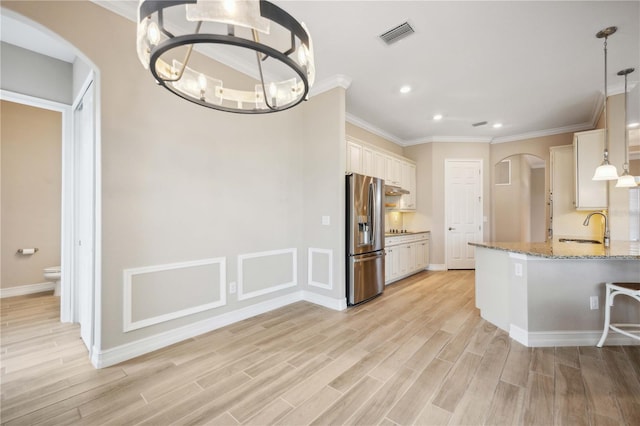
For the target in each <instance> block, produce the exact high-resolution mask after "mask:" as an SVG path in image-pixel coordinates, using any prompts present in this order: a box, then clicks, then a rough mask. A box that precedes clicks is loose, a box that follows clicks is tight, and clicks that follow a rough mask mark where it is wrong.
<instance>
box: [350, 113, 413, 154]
mask: <svg viewBox="0 0 640 426" xmlns="http://www.w3.org/2000/svg"><path fill="white" fill-rule="evenodd" d="M346 119H347V121H348V122H349V123H351V124H353V125H356V126H358V127H361V128H363V129H364V130H366V131H368V132H371V133H373V134H374V135H378V136H380V137H381V138H385V139H387V140H388V141H391V142H393V143H395V144H396V145H400V146H403V147H404V146H406V141H404V140H402V139H400V138H398V137H396V136H394V135H392V134H391V133H388V132H385V131H384V130H382V129H381V128H379V127H376V126H374V125H373V124H371V123H369V122H368V121H365V120H363V119H361V118H359V117H356V116H355V115H353V114H350V113H347V114H346Z"/></svg>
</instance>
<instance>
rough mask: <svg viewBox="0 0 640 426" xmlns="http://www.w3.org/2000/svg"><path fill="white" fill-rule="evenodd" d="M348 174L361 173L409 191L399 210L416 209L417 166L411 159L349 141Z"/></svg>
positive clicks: (400, 198) (401, 198) (402, 198)
mask: <svg viewBox="0 0 640 426" xmlns="http://www.w3.org/2000/svg"><path fill="white" fill-rule="evenodd" d="M346 171H347V173H360V174H363V175H367V176H374V177H378V178H381V179H384V181H385V183H386V184H387V185H394V186H399V187H401V188H404V189H406V190H408V191H409V194H405V195H402V196H401V197H399V200H398V202H397V203H396V202H395V200H394V202H393V204H397V205H398V209H399V210H404V211H406V210H415V209H416V165H415V163H413V162H412V161H411V160H409V159H404V158H403V157H399V156H397V155H396V154H392V153H390V152H389V153H388V152H386V151H384V150H382V149H380V148H377V147H375V146H372V145H368V144H365V143H362V142H359V141H356V140H347V170H346Z"/></svg>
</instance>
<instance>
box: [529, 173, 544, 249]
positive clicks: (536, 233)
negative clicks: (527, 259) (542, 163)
mask: <svg viewBox="0 0 640 426" xmlns="http://www.w3.org/2000/svg"><path fill="white" fill-rule="evenodd" d="M545 173H546V168H545V169H531V203H530V209H531V210H530V215H531V228H530V238H531V241H532V242H543V241H545V240H546V237H547V218H546V216H545V212H546V203H545V201H546V199H547V198H546V193H545V192H544V180H545Z"/></svg>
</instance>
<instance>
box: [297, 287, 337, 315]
mask: <svg viewBox="0 0 640 426" xmlns="http://www.w3.org/2000/svg"><path fill="white" fill-rule="evenodd" d="M300 294H301V300H304V301H305V302H309V303H313V304H314V305H320V306H324V307H325V308H328V309H332V310H334V311H344V310H345V309H347V299H346V298H342V299H334V298H332V297H327V296H323V295H321V294H318V293H314V292H311V291H304V290H302V291H301V292H300Z"/></svg>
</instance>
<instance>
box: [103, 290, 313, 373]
mask: <svg viewBox="0 0 640 426" xmlns="http://www.w3.org/2000/svg"><path fill="white" fill-rule="evenodd" d="M300 300H302V299H301V293H300V292H299V291H297V292H293V293H289V294H286V295H284V296H280V297H277V298H275V299H272V300H267V301H266V302H261V303H256V304H255V305H251V306H247V307H246V308H241V309H238V310H236V311H232V312H228V313H224V314H221V315H218V316H216V317H213V318H208V319H206V320H204V321H199V322H196V323H193V324H189V325H186V326H184V327H180V328H176V329H173V330H169V331H166V332H163V333H159V334H156V335H154V336H149V337H145V338H144V339H140V340H136V341H134V342H130V343H126V344H124V345H120V346H116V347H115V348H111V349H105V350H103V351H100V352H98V351H95V352H94V354H93V357H92V359H91V362H92V363H93V365H94V366H95V367H96V368H104V367H109V366H112V365H115V364H118V363H120V362H123V361H127V360H129V359H131V358H135V357H137V356H140V355H144V354H146V353H149V352H153V351H155V350H158V349H162V348H164V347H167V346H170V345H173V344H174V343H178V342H181V341H183V340H186V339H190V338H192V337H195V336H199V335H201V334H204V333H208V332H210V331H213V330H216V329H218V328H221V327H224V326H227V325H230V324H233V323H236V322H238V321H242V320H245V319H247V318H251V317H254V316H256V315H260V314H263V313H265V312H269V311H272V310H274V309H278V308H281V307H283V306H286V305H289V304H291V303H295V302H299V301H300Z"/></svg>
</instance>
